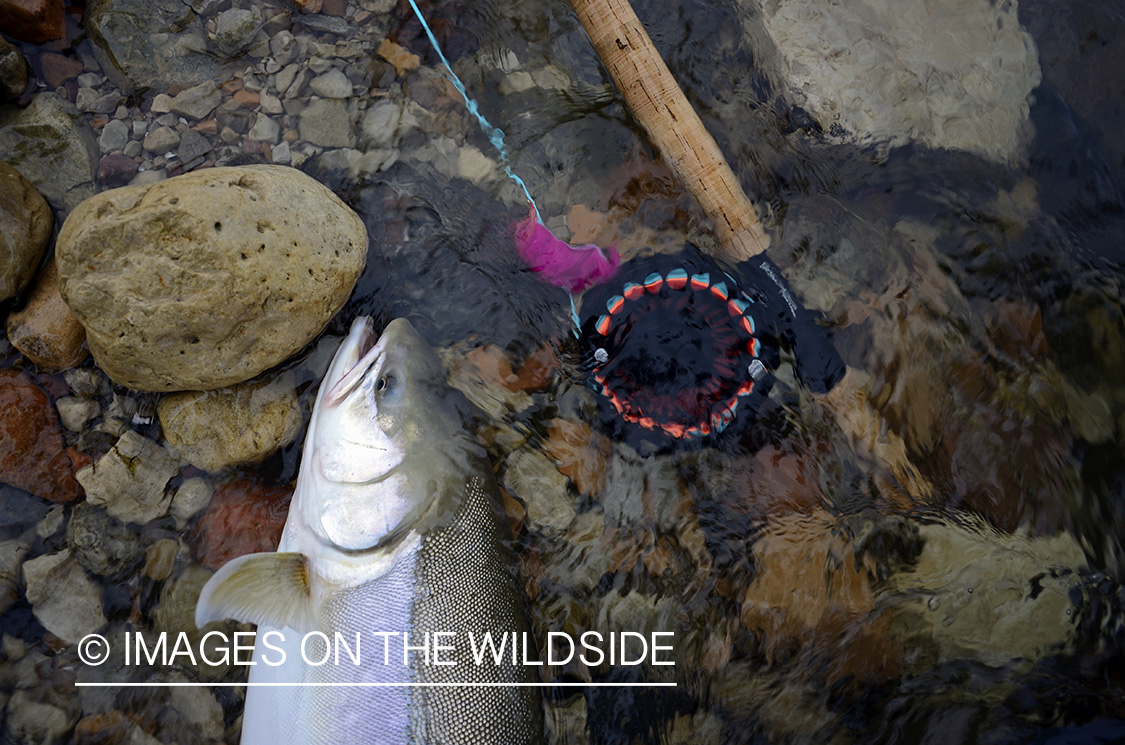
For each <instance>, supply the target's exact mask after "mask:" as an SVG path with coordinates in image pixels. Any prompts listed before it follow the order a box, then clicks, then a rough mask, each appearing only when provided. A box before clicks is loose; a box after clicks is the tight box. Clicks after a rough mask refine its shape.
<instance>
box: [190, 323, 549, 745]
mask: <svg viewBox="0 0 1125 745" xmlns="http://www.w3.org/2000/svg"><path fill="white" fill-rule="evenodd" d="M464 407H465V401H464V399H463V398H462V397H461V396H460V394H459V393H457V392H455V391H454V390H453V389H452V388H450V387H449V386H448V385H447V383H446V376H445V370H444V369H443V368H442V366H441V362H440V361H439V360H438V359H437V357H436V355H435V354H434V352H433V350H432V349H430V347H429V346H428V345H427V344H426V343H425V341H423V340H422V338H421V337H420V336H419V335H418V334H417V332H415V331H414V329H413V328H412V327H411V326H410V324H409V323H407V322H406V321H402V320H398V321H392V322H391V324H390V325H388V326H387V329H386V331H385V332H384V333H383V335H382V337H380V338H379V340H378V342H377V343H376V342H375V335H374V334H373V333H372V327H371V319H369V318H363V319H359V320H357V321H356V322H355V324H353V326H352V330H351V333H350V334H349V336H348V337H347V339H345V341H344V343H343V344H342V345H341V346H340V349H339V351H338V352H337V353H336V356H335V358H334V359H333V361H332V364H331V366H330V368H329V370H328V373H327V375H326V376H325V379H324V382H323V383H322V384H321V389H320V392H319V394H318V396H317V402H316V405H315V407H314V410H313V417H312V421H311V422H310V424H309V430H308V434H307V436H306V439H305V448H304V454H303V463H302V467H301V472H300V475H299V477H298V480H297V490H296V493H295V495H294V497H293V502H292V505H291V507H290V510H289V516H288V519H287V521H286V524H285V530H284V533H283V534H282V539H281V545H280V546H279V547H278V552H276V553H274V552H271V553H259V554H249V555H247V556H242V557H239V558H238V559H235V560H234V561H232V562H230V563H228V564H227V565H226V566H224V567H223V568H222V569H220V570H219V571H218V572H217V573H216V574H215V575H214V576H213V577H212V578H211V580H210V581H209V582H208V583H207V585H206V586H205V587H204V590H203V592H202V594H201V595H200V599H199V604H198V606H197V608H196V622H197V624H199V625H203V624H205V623H207V622H208V621H211V620H217V619H222V618H235V619H237V620H240V621H243V622H248V623H257V624H259V628H258V634H259V635H258V646H257V647H256V649H255V666H254V668H252V672H251V674H250V682H251V684H254V683H267V684H282V685H278V686H276V687H275V686H274V685H271V686H270V687H257V686H255V687H251V688H250V689H249V691H248V694H247V699H246V709H245V714H244V715H243V734H242V743H243V745H266V744H268V745H285V744H291V745H305V744H308V745H329V744H330V743H331V744H335V743H352V742H362V743H385V744H386V745H408V744H414V743H419V744H420V743H464V742H479V743H491V744H493V745H501V744H505V745H506V744H508V743H513V744H515V743H525V744H527V745H533V744H534V743H538V742H540V741H541V739H542V735H543V728H542V712H541V704H540V701H539V697H538V695H537V691H538V689H536V688H530V687H517V685H516V684H522V683H528V682H533V675H534V668H529V667H525V666H522V665H516V664H509V662H508V661H507V660H503V661H502V664H495V665H492V664H485V665H475V664H473V660H472V659H471V650H469V649H466V648H465V647H464V646H463V645H462V646H457V647H455V648H454V650H453V651H451V652H450V653H449V654H448V656H447V657H446V659H451V660H454V661H455V663H456V664H454V665H452V666H438V665H433V664H422V663H418V661H417V655H416V654H415V656H414V660H413V661H412V663H411V664H409V665H405V664H384V651H383V648H382V647H374V646H371V645H370V644H368V646H366V647H365V649H366V651H365V652H364V654H363V655H362V663H361V664H355V665H353V664H350V663H348V662H345V663H344V664H325V665H313V664H307V663H306V662H305V660H304V655H303V654H302V650H303V647H302V639H303V638H304V635H305V633H307V632H311V631H318V632H321V633H322V634H326V635H327V636H328V638H335V634H337V633H338V634H340V635H341V636H342V638H343V639H345V640H353V639H356V638H363V639H366V640H367V642H372V641H374V640H373V638H372V637H371V634H372V632H380V633H381V632H389V633H392V634H397V635H398V636H396V637H393V639H394V640H397V641H395V642H390V646H389V647H388V650H389V656H390V658H391V659H397V660H398V661H399V662H401V661H402V659H403V655H405V653H406V650H404V649H403V648H402V643H401V639H402V636H401V635H402V634H403V633H407V634H409V636H410V639H411V640H412V641H411V643H412V644H414V643H415V642H414V641H413V640H418V639H424V638H425V637H426V635H427V634H428V635H430V637H432V636H433V635H434V634H436V633H439V632H440V633H452V634H454V635H455V636H456V638H460V639H464V638H465V636H466V635H467V634H468V633H473V634H478V635H479V634H483V633H485V632H493V633H497V632H499V633H510V632H517V633H521V632H526V631H529V624H528V620H527V617H526V614H525V608H524V604H523V599H522V597H521V595H520V591H519V587H518V585H517V583H516V580H515V578H514V577H515V575H514V563H515V559H514V556H513V555H512V553H511V547H510V545H508V543H506V542H505V532H506V530H507V523H506V521H505V520H504V519H503V515H502V514H501V512H500V508H499V504H498V490H497V487H496V483H495V480H494V478H493V475H492V470H491V468H489V466H488V462H487V460H486V458H485V456H484V453H483V451H482V450H481V448H480V446H479V444H477V442H476V440H475V438H474V437H473V436H472V434H471V433H470V431H469V430H468V428H467V427H466V421H465V419H464V417H465V409H464ZM270 631H274V632H277V633H279V634H280V635H281V637H283V638H282V639H280V640H279V639H277V638H274V639H273V645H275V646H273V647H271V648H270V649H280V650H284V652H285V662H284V663H282V664H280V665H278V666H271V665H269V664H263V662H264V661H265V658H264V656H263V655H265V654H269V653H270V650H268V649H265V648H264V647H263V639H264V638H265V635H266V634H268V633H269V632H270ZM357 634H358V635H359V636H358V637H357ZM395 644H397V647H396V646H395ZM357 648H358V642H357ZM376 650H377V651H376ZM315 654H316V652H314V653H313V655H314V656H313V659H317V658H316V657H315ZM276 658H277V657H276V655H275V656H274V657H273V659H275V660H276ZM449 683H469V684H471V685H472V686H473V687H466V686H455V687H448V686H446V687H441V684H449ZM310 684H311V685H310ZM323 684H345V685H342V686H338V687H336V686H334V687H326V686H323ZM369 684H377V685H378V687H361V686H367V685H369ZM419 684H421V686H419ZM295 685H296V686H300V687H291V686H295ZM407 686H411V687H407Z"/></svg>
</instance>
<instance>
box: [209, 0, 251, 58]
mask: <svg viewBox="0 0 1125 745" xmlns="http://www.w3.org/2000/svg"><path fill="white" fill-rule="evenodd" d="M261 27H262V21H261V19H260V18H258V14H257V13H255V12H254V11H252V10H242V9H239V8H232V9H231V10H225V11H223V12H222V13H220V14H219V18H218V20H216V21H215V46H217V47H218V48H219V51H221V52H222V53H224V54H226V55H230V56H233V55H235V54H237V53H238V52H241V51H242V50H244V49H245V48H246V47H247V46H249V45H250V43H251V42H252V41H254V38H255V37H256V36H257V34H258V30H259V29H260V28H261Z"/></svg>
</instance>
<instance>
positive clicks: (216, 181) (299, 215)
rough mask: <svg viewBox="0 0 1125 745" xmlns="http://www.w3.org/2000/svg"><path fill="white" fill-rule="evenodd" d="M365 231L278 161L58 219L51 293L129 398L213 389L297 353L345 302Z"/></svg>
mask: <svg viewBox="0 0 1125 745" xmlns="http://www.w3.org/2000/svg"><path fill="white" fill-rule="evenodd" d="M366 254H367V231H366V229H365V228H364V226H363V222H362V221H361V220H360V219H359V217H357V216H356V214H355V213H354V212H352V211H351V210H350V209H349V208H348V207H347V205H345V204H344V203H343V202H342V201H340V199H339V198H338V197H337V196H336V195H335V194H333V193H332V192H331V191H330V190H329V189H328V188H326V187H325V186H323V185H322V184H320V183H319V182H317V181H315V180H313V179H312V178H310V177H309V176H306V175H305V174H303V173H301V172H300V171H297V170H294V169H292V168H287V167H284V166H244V167H239V168H212V169H205V170H202V171H195V172H193V173H189V174H185V175H183V176H177V177H176V178H172V179H167V180H165V181H159V182H156V183H153V184H144V185H138V186H127V187H124V188H121V189H115V190H112V191H108V192H104V193H102V194H99V195H98V196H96V197H94V198H92V199H89V200H87V201H86V202H84V203H83V204H82V205H81V206H80V207H79V208H78V209H76V210H75V211H74V213H73V214H72V215H71V216H70V218H69V219H68V220H67V221H66V223H64V224H63V227H62V230H61V231H60V233H59V238H58V241H57V244H56V255H57V257H58V265H59V289H60V291H61V292H62V296H63V298H64V299H65V300H66V302H67V303H68V304H69V305H70V307H71V309H72V310H73V311H74V314H75V316H77V317H78V319H79V321H81V322H82V325H83V326H85V327H86V332H87V339H88V343H89V346H90V351H91V352H92V353H93V355H94V358H95V360H97V362H98V365H99V366H100V367H101V368H102V370H104V371H105V372H106V373H107V374H108V375H109V376H110V377H111V378H113V379H114V380H115V381H117V382H118V383H121V384H122V385H126V386H128V387H130V388H134V389H137V390H148V391H181V390H212V389H215V388H221V387H223V386H228V385H232V384H234V383H238V382H241V381H244V380H247V379H249V378H251V377H253V376H254V375H257V374H258V373H260V372H262V371H263V370H265V369H267V368H269V367H272V366H274V365H276V364H278V363H279V362H281V361H282V360H284V359H286V358H287V357H289V356H290V355H291V354H293V353H294V352H296V351H298V350H299V349H301V348H302V347H303V346H304V345H305V344H307V343H308V342H309V341H311V340H312V339H313V338H314V337H315V336H316V335H317V334H319V333H320V332H321V330H323V329H324V326H325V325H326V324H327V323H328V321H329V320H330V319H331V318H332V316H333V315H335V314H336V312H337V311H339V310H340V308H341V307H342V306H343V304H344V302H345V301H346V300H347V298H348V296H349V295H350V294H351V291H352V288H353V287H354V285H355V282H356V280H357V279H358V278H359V275H360V273H361V272H362V271H363V267H364V263H365V260H366Z"/></svg>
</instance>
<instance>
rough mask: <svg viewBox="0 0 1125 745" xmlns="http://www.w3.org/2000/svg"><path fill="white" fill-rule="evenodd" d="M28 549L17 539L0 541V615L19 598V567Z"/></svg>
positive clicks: (27, 546) (26, 545) (28, 547)
mask: <svg viewBox="0 0 1125 745" xmlns="http://www.w3.org/2000/svg"><path fill="white" fill-rule="evenodd" d="M30 548H31V546H29V545H28V544H27V543H26V542H24V541H23V540H20V539H18V538H17V539H13V540H10V541H0V613H4V612H5V611H6V610H8V608H11V607H12V603H14V602H16V600H17V599H18V598H19V596H20V592H19V590H20V565H22V564H23V559H24V557H25V556H27V552H28V550H29V549H30Z"/></svg>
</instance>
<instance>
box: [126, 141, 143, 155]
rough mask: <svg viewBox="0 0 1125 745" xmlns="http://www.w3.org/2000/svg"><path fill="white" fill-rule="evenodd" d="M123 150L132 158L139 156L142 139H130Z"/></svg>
mask: <svg viewBox="0 0 1125 745" xmlns="http://www.w3.org/2000/svg"><path fill="white" fill-rule="evenodd" d="M122 152H123V153H124V154H125V155H126V156H128V157H130V158H135V157H137V156H138V155H140V154H141V142H140V140H129V142H128V143H126V145H125V149H124V150H123V151H122Z"/></svg>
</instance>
